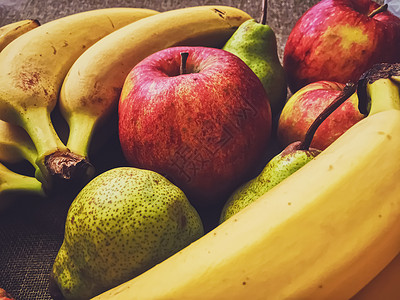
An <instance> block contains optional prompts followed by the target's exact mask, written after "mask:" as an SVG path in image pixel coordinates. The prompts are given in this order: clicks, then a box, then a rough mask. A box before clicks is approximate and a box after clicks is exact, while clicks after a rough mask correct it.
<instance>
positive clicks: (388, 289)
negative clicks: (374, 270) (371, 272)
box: [351, 254, 400, 300]
mask: <svg viewBox="0 0 400 300" xmlns="http://www.w3.org/2000/svg"><path fill="white" fill-rule="evenodd" d="M399 280H400V254H398V255H397V256H396V257H395V258H394V259H393V260H392V261H391V262H390V263H389V264H388V265H387V266H386V267H385V268H384V269H383V270H382V271H381V272H380V273H379V274H378V275H377V276H376V277H375V278H374V279H373V280H372V281H371V282H370V283H368V284H367V285H366V286H365V287H363V289H362V290H361V291H359V292H358V293H357V294H356V295H355V296H354V297H352V298H351V300H398V299H399V298H400V284H399Z"/></svg>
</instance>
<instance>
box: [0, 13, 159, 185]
mask: <svg viewBox="0 0 400 300" xmlns="http://www.w3.org/2000/svg"><path fill="white" fill-rule="evenodd" d="M156 13H157V12H156V11H153V10H149V9H141V8H106V9H97V10H91V11H87V12H82V13H77V14H73V15H70V16H66V17H63V18H59V19H56V20H54V21H51V22H48V23H46V24H43V25H41V26H39V27H37V28H35V29H33V30H31V31H29V32H27V33H25V34H24V35H23V36H21V37H20V38H17V39H15V40H14V41H12V42H11V43H10V44H9V45H8V46H7V47H6V48H4V50H3V51H2V52H0V119H2V120H4V121H6V122H10V123H13V124H15V125H19V126H21V127H23V128H24V129H25V130H26V131H27V132H28V134H29V136H30V137H31V139H32V141H33V142H34V144H35V147H36V149H37V151H38V159H37V164H38V166H39V168H40V169H41V171H42V173H43V174H45V176H47V177H51V176H52V175H54V176H60V177H61V178H65V179H70V178H71V177H73V176H74V175H77V174H79V175H82V176H85V175H88V176H90V175H91V174H92V173H93V168H92V166H90V164H88V163H87V162H86V161H85V159H84V158H82V157H79V156H78V155H75V154H74V153H72V152H70V151H69V150H68V149H67V147H66V146H65V145H64V144H63V143H62V141H61V140H60V138H59V137H58V136H57V133H56V131H55V130H54V127H53V124H52V123H51V119H50V112H51V111H52V110H53V108H54V107H55V105H56V102H57V98H58V94H59V90H60V88H61V85H62V82H63V80H64V77H65V75H66V74H67V72H68V70H69V68H70V67H71V65H72V64H73V62H74V61H75V60H76V59H77V58H78V56H79V55H81V54H82V53H83V52H84V51H85V50H86V49H87V48H88V47H89V46H91V45H92V44H93V43H95V42H96V41H98V40H99V39H100V38H102V37H104V36H105V35H107V34H109V33H111V32H112V31H114V30H116V29H119V28H121V27H123V26H125V25H127V24H129V23H132V22H134V21H137V20H139V19H141V18H144V17H147V16H150V15H153V14H156ZM80 171H83V172H80ZM86 172H87V173H86ZM88 173H89V174H88Z"/></svg>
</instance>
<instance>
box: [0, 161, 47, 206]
mask: <svg viewBox="0 0 400 300" xmlns="http://www.w3.org/2000/svg"><path fill="white" fill-rule="evenodd" d="M21 195H35V196H40V197H44V196H45V192H44V189H43V186H42V184H41V182H40V181H38V180H37V179H36V178H35V177H30V176H26V175H22V174H19V173H15V172H13V171H11V170H10V169H8V168H7V167H6V166H5V165H3V164H1V163H0V212H1V211H2V210H4V209H5V208H6V207H7V206H8V205H9V204H10V202H11V201H12V200H14V199H16V197H17V196H19V197H20V196H21Z"/></svg>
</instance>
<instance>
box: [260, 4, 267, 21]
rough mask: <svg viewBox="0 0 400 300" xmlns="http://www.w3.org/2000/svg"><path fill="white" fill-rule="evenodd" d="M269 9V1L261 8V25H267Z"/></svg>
mask: <svg viewBox="0 0 400 300" xmlns="http://www.w3.org/2000/svg"><path fill="white" fill-rule="evenodd" d="M267 7H268V0H264V1H263V3H262V7H261V18H260V24H262V25H265V24H267Z"/></svg>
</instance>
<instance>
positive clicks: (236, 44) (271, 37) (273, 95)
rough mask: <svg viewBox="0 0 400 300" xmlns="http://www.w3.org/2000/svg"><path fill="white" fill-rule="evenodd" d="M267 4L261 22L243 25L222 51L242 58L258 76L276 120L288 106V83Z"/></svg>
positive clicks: (254, 21) (253, 20)
mask: <svg viewBox="0 0 400 300" xmlns="http://www.w3.org/2000/svg"><path fill="white" fill-rule="evenodd" d="M266 2H267V0H265V2H264V6H263V15H262V18H261V19H262V20H261V22H260V23H259V22H257V21H256V20H255V19H250V20H247V21H245V22H243V23H242V24H241V25H240V26H239V28H238V29H237V30H236V31H235V32H234V33H233V35H232V36H231V37H230V39H229V40H228V41H227V42H226V44H225V45H224V46H223V48H222V49H224V50H226V51H228V52H231V53H233V54H235V55H236V56H238V57H239V58H241V59H242V60H243V61H244V62H245V63H246V64H247V65H248V66H249V67H250V68H251V69H252V70H253V72H254V73H255V74H256V75H257V76H258V78H259V79H260V81H261V82H262V84H263V86H264V88H265V90H266V92H267V94H268V97H269V101H270V105H271V111H272V116H273V118H274V119H276V118H277V117H278V116H279V114H280V112H281V110H282V108H283V106H284V104H285V102H286V97H287V83H286V78H285V73H284V70H283V67H282V64H281V63H280V60H279V56H278V51H277V41H276V36H275V33H274V31H273V30H272V28H271V27H270V26H268V25H266V24H265V22H266V21H265V20H266Z"/></svg>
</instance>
